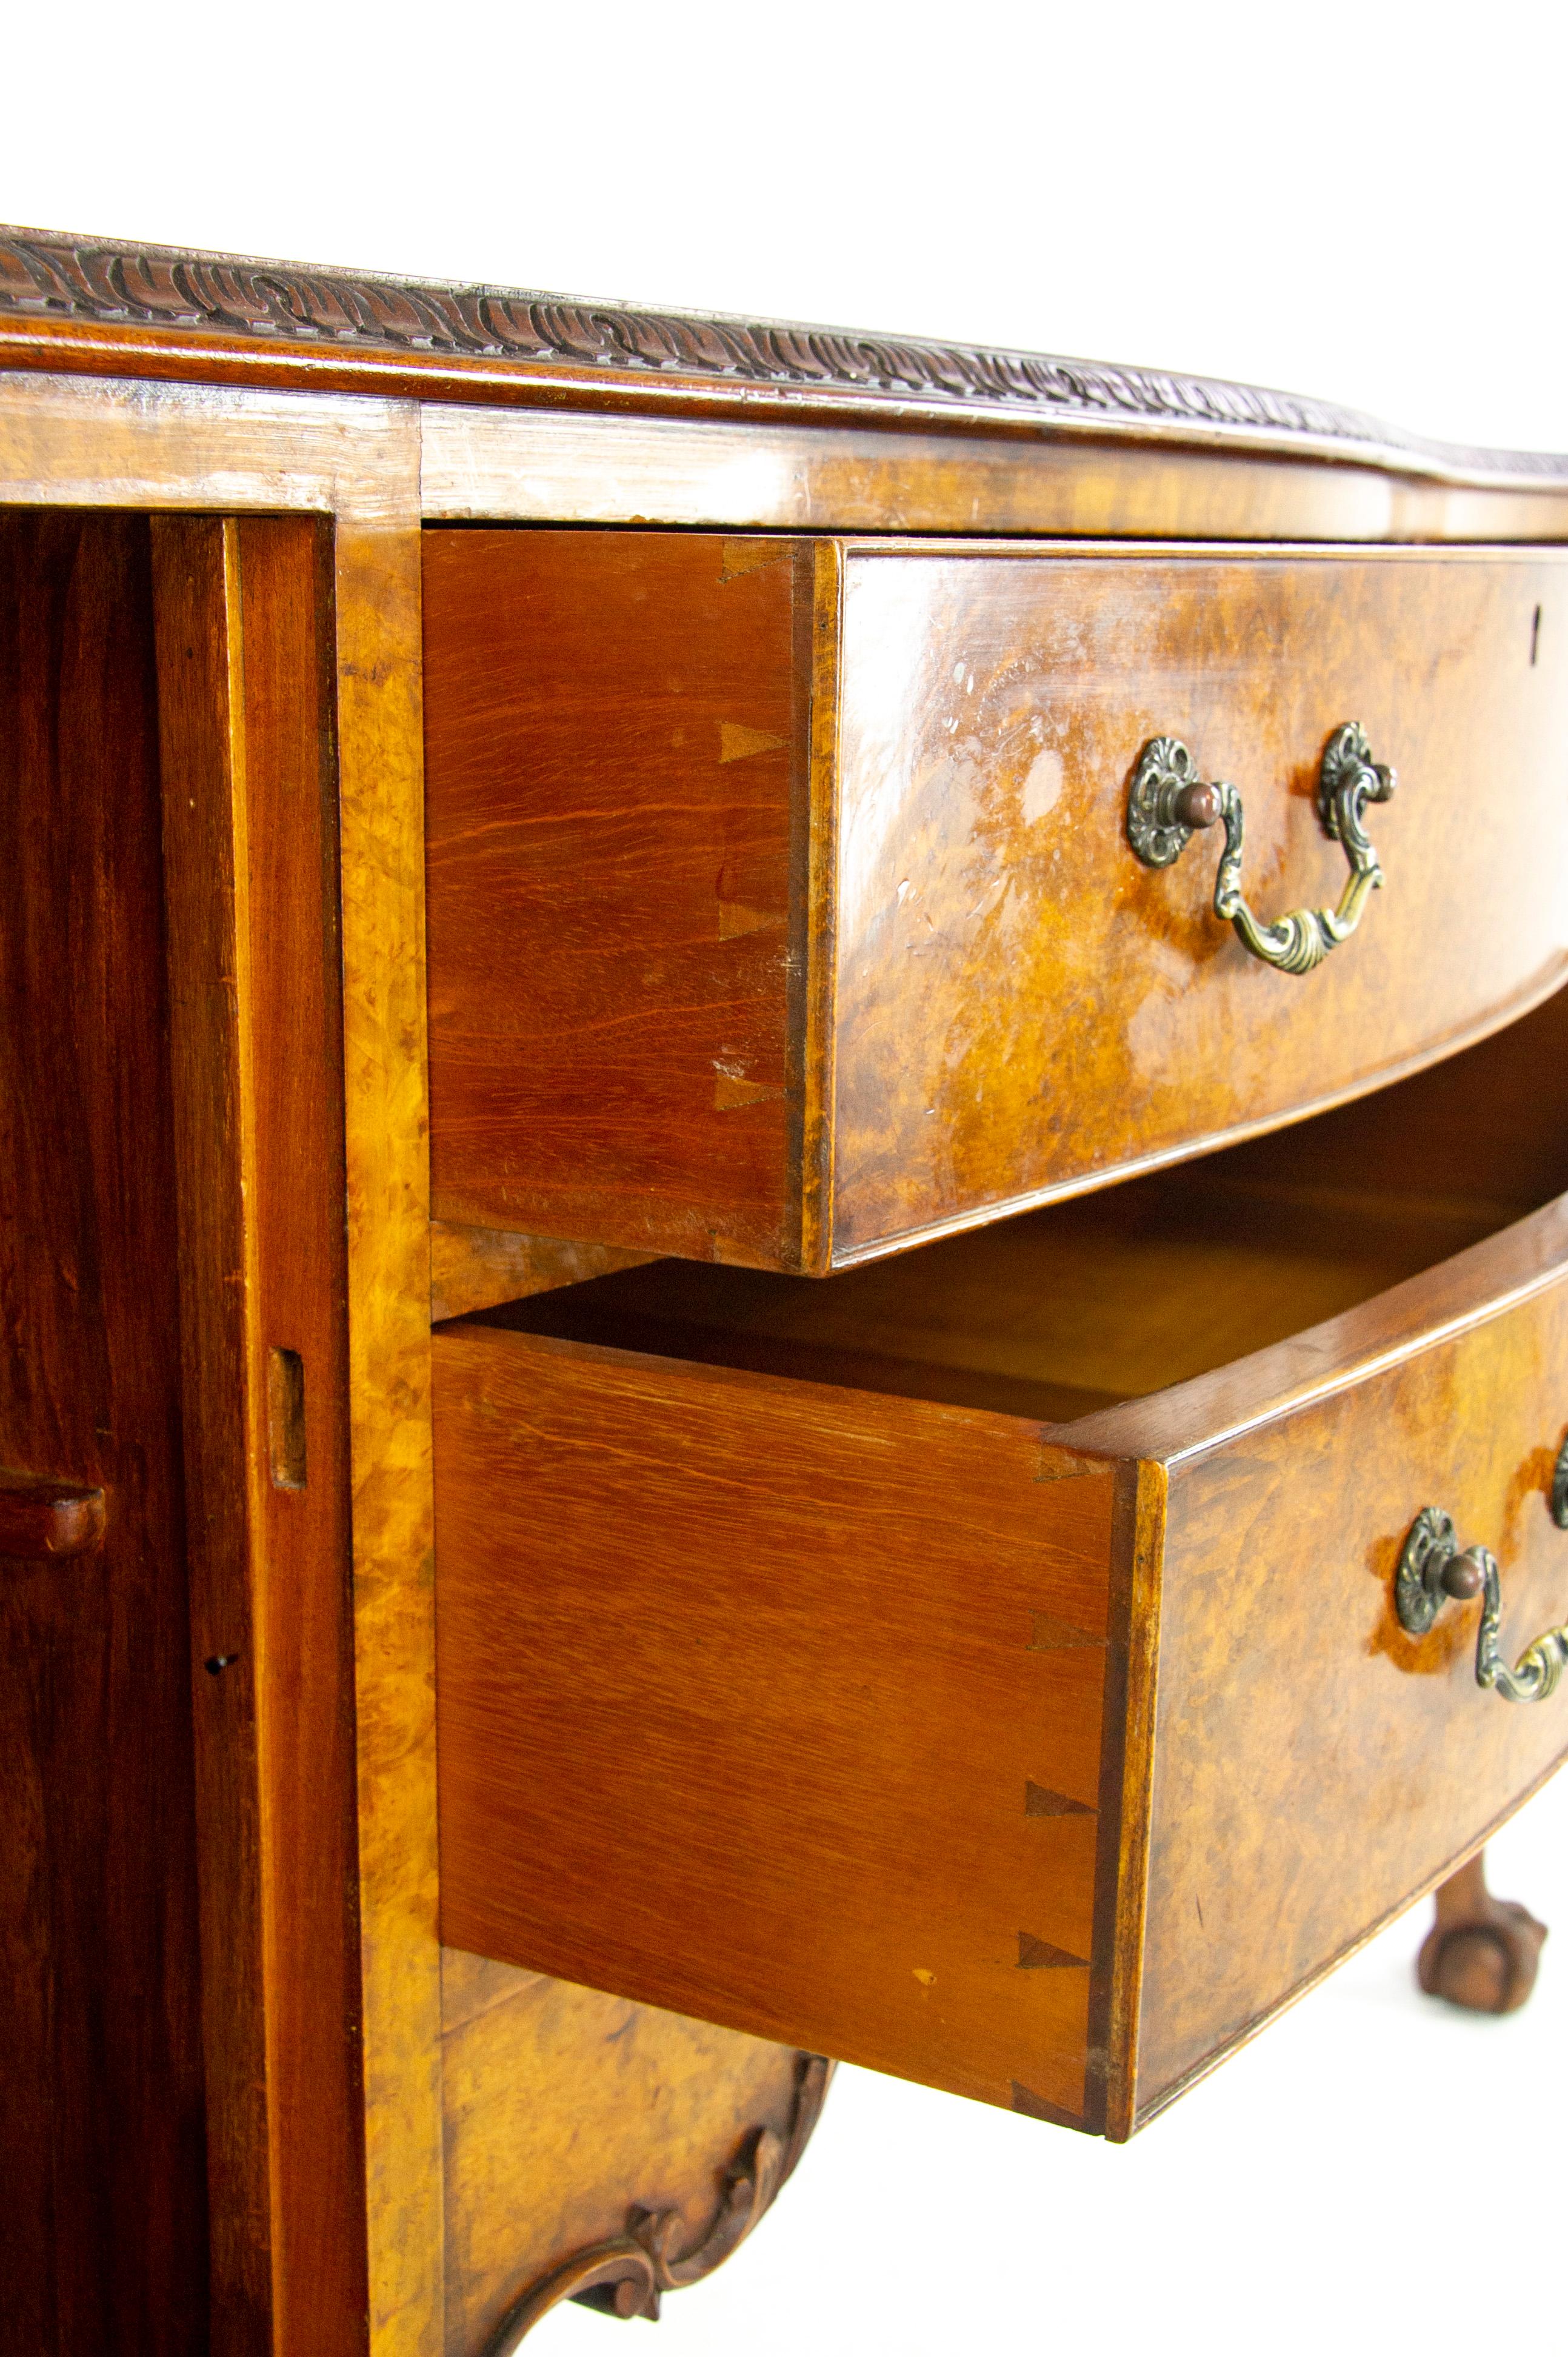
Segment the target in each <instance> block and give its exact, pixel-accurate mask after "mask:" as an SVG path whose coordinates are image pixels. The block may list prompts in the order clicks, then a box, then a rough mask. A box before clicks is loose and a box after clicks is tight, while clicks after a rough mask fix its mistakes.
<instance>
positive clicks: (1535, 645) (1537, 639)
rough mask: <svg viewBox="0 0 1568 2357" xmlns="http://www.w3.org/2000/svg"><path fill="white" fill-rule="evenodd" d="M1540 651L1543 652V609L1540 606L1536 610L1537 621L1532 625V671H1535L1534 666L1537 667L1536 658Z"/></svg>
mask: <svg viewBox="0 0 1568 2357" xmlns="http://www.w3.org/2000/svg"><path fill="white" fill-rule="evenodd" d="M1540 651H1541V608H1540V607H1539V606H1538V607H1537V608H1536V609H1535V619H1534V620H1533V621H1532V622H1531V623H1530V668H1531V669H1532V670H1533V669H1534V666H1535V658H1536V656H1537V655H1538V654H1539V653H1540Z"/></svg>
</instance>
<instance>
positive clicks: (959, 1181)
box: [833, 546, 1568, 1264]
mask: <svg viewBox="0 0 1568 2357" xmlns="http://www.w3.org/2000/svg"><path fill="white" fill-rule="evenodd" d="M848 565H849V569H848V579H847V584H846V588H845V602H844V626H843V654H842V663H843V723H842V727H843V737H842V746H843V750H842V763H843V786H842V793H843V816H842V820H841V826H840V852H839V883H838V891H837V921H838V947H837V975H838V984H837V1008H836V1025H837V1033H838V1039H837V1058H836V1068H837V1092H836V1103H835V1111H834V1130H835V1137H834V1149H833V1152H834V1222H833V1258H834V1262H835V1264H842V1263H843V1262H845V1261H850V1260H853V1259H854V1258H855V1257H857V1256H858V1255H860V1254H865V1253H866V1252H871V1251H875V1250H878V1249H882V1248H886V1246H887V1245H889V1244H891V1243H908V1242H910V1241H912V1240H913V1239H914V1238H915V1237H917V1236H919V1235H925V1234H929V1233H932V1232H938V1231H940V1229H941V1228H942V1227H944V1226H945V1225H949V1224H951V1223H954V1222H961V1221H963V1220H966V1219H972V1218H975V1217H977V1216H982V1215H986V1214H991V1215H993V1214H995V1213H996V1212H998V1211H1003V1210H1006V1209H1012V1208H1022V1207H1023V1206H1024V1205H1025V1204H1026V1202H1028V1201H1031V1200H1040V1199H1041V1198H1042V1197H1044V1196H1047V1195H1048V1194H1051V1193H1053V1192H1056V1191H1058V1190H1062V1189H1070V1188H1072V1187H1075V1186H1082V1185H1086V1184H1091V1183H1100V1182H1102V1181H1103V1180H1104V1179H1106V1178H1108V1177H1110V1176H1112V1175H1113V1174H1115V1173H1118V1172H1121V1171H1124V1170H1126V1169H1128V1168H1133V1167H1136V1166H1140V1165H1142V1166H1147V1165H1149V1164H1151V1163H1154V1162H1155V1161H1158V1160H1159V1159H1161V1158H1163V1157H1168V1156H1170V1155H1173V1154H1179V1153H1185V1152H1191V1151H1193V1150H1195V1149H1197V1148H1198V1147H1201V1146H1206V1145H1209V1144H1212V1143H1214V1142H1216V1141H1218V1140H1219V1139H1220V1138H1222V1137H1223V1136H1224V1135H1227V1134H1228V1133H1234V1132H1236V1131H1238V1130H1240V1129H1243V1128H1246V1127H1254V1128H1255V1127H1259V1126H1262V1125H1267V1124H1270V1123H1273V1122H1277V1121H1280V1120H1283V1119H1285V1118H1287V1117H1290V1116H1292V1115H1294V1114H1299V1113H1302V1112H1304V1111H1305V1110H1307V1109H1308V1108H1309V1107H1311V1106H1313V1105H1315V1104H1318V1103H1324V1102H1325V1101H1326V1100H1329V1099H1331V1098H1333V1097H1335V1096H1339V1095H1345V1094H1348V1093H1350V1092H1359V1091H1362V1090H1366V1089H1369V1088H1371V1087H1373V1086H1376V1085H1377V1084H1379V1083H1380V1082H1386V1081H1388V1080H1390V1079H1391V1078H1394V1077H1396V1076H1397V1075H1398V1074H1399V1072H1400V1071H1402V1069H1408V1068H1409V1067H1410V1066H1412V1065H1413V1064H1415V1063H1417V1062H1419V1061H1422V1060H1429V1059H1431V1058H1432V1057H1434V1055H1436V1054H1439V1053H1441V1052H1443V1051H1444V1050H1445V1049H1452V1048H1455V1047H1456V1046H1459V1045H1462V1044H1463V1043H1464V1041H1465V1039H1466V1036H1474V1034H1475V1033H1476V1031H1477V1029H1480V1028H1490V1027H1491V1026H1493V1025H1495V1024H1497V1023H1498V1022H1499V1021H1501V1020H1503V1019H1506V1017H1507V1016H1508V1015H1509V1013H1514V1012H1522V1011H1523V1008H1524V1007H1525V1006H1528V1005H1529V1004H1530V1002H1531V1001H1532V999H1534V998H1538V997H1540V996H1542V995H1543V993H1544V992H1545V991H1546V990H1547V989H1549V988H1550V987H1551V986H1552V984H1553V983H1554V982H1555V981H1557V980H1560V979H1561V977H1562V975H1563V971H1564V959H1565V956H1568V933H1565V931H1564V927H1563V916H1562V911H1561V908H1560V905H1559V901H1558V899H1557V896H1556V894H1555V892H1554V889H1553V887H1552V882H1551V877H1552V871H1553V867H1554V864H1555V860H1556V857H1557V856H1559V855H1557V854H1553V853H1549V852H1547V850H1546V845H1548V843H1551V842H1555V841H1556V839H1557V830H1558V828H1559V827H1560V826H1562V827H1563V829H1564V830H1565V831H1568V815H1564V814H1563V813H1560V811H1559V805H1558V800H1557V798H1556V797H1555V796H1554V794H1553V792H1552V788H1551V784H1550V780H1551V779H1552V776H1553V774H1554V770H1553V763H1554V759H1555V755H1554V751H1553V748H1554V747H1555V746H1556V745H1558V744H1559V743H1561V742H1562V741H1563V737H1564V735H1565V734H1568V620H1565V622H1564V625H1563V629H1562V630H1559V631H1558V633H1557V637H1558V647H1557V651H1556V653H1554V654H1552V655H1551V656H1550V657H1549V656H1548V654H1547V652H1546V647H1547V633H1548V631H1549V630H1552V629H1553V628H1554V627H1555V626H1554V625H1553V624H1552V621H1551V619H1550V618H1551V617H1552V616H1553V615H1555V614H1557V613H1558V611H1559V608H1561V607H1562V606H1563V594H1564V576H1563V573H1562V571H1561V568H1560V566H1559V565H1558V563H1557V561H1556V560H1555V559H1554V558H1546V557H1543V558H1524V559H1518V560H1515V559H1510V558H1507V557H1495V558H1494V557H1488V556H1485V555H1481V554H1465V555H1454V556H1448V557H1442V558H1438V557H1433V558H1428V557H1426V556H1424V555H1418V554H1390V555H1375V554H1369V555H1366V556H1360V557H1345V556H1340V555H1333V554H1327V553H1325V552H1316V553H1308V552H1296V553H1290V554H1287V553H1285V552H1283V551H1276V552H1273V553H1272V554H1270V553H1262V552H1261V553H1258V554H1252V555H1248V556H1245V557H1242V556H1240V555H1238V556H1236V557H1234V558H1230V557H1223V556H1219V555H1215V554H1201V553H1198V552H1190V553H1187V554H1159V555H1156V554H1152V553H1151V554H1113V553H1111V552H1107V551H1101V552H1100V553H1098V554H1089V555H1080V556H1068V555H1060V554H1054V553H1050V552H1039V553H1034V552H1029V551H1018V550H1014V551H1011V552H1008V553H1006V554H1002V553H997V554H987V553H983V552H972V551H966V552H963V553H961V554H960V553H957V552H954V551H952V550H951V549H950V548H929V549H926V550H910V551H908V552H900V551H898V550H897V549H896V548H889V547H886V546H884V547H883V548H881V549H877V548H872V547H869V546H867V547H865V548H861V549H855V550H852V552H851V554H850V556H849V560H848ZM1538 607H1540V608H1541V611H1542V613H1543V615H1544V616H1546V617H1547V618H1548V619H1547V620H1545V621H1544V622H1543V623H1542V626H1541V649H1540V651H1541V660H1540V661H1539V662H1534V663H1532V661H1531V651H1532V644H1533V634H1532V621H1533V616H1534V614H1535V611H1536V608H1538ZM955 650H957V656H956V658H955ZM1401 650H1402V651H1401ZM1412 666H1413V667H1414V669H1415V672H1416V673H1417V674H1418V675H1419V677H1420V679H1421V682H1422V688H1421V693H1420V694H1419V695H1413V694H1412V693H1411V692H1410V678H1411V676H1412ZM1352 718H1356V719H1359V720H1361V721H1362V722H1363V723H1364V725H1365V726H1366V727H1367V729H1368V731H1369V735H1370V737H1371V740H1372V743H1373V745H1374V747H1375V748H1377V750H1378V758H1379V759H1381V760H1386V761H1391V762H1392V763H1393V764H1394V765H1395V766H1396V767H1397V769H1398V770H1399V771H1400V776H1401V780H1402V782H1401V790H1400V793H1399V796H1398V797H1397V798H1396V799H1395V801H1394V802H1391V803H1390V804H1388V805H1387V806H1386V807H1383V808H1380V809H1379V810H1377V811H1376V812H1375V813H1373V817H1374V819H1375V824H1374V825H1373V827H1372V833H1373V837H1374V840H1375V841H1376V842H1377V844H1378V846H1379V849H1380V852H1381V855H1382V859H1383V865H1384V868H1385V872H1386V875H1387V878H1388V881H1387V884H1386V886H1385V888H1384V889H1383V890H1382V891H1380V893H1379V894H1378V895H1377V896H1376V898H1375V899H1374V901H1373V903H1372V905H1371V906H1370V907H1369V909H1368V911H1367V914H1366V917H1365V920H1364V921H1363V923H1362V926H1361V928H1360V931H1359V932H1358V933H1357V935H1356V936H1355V938H1354V939H1353V940H1352V941H1350V942H1347V943H1346V944H1345V945H1344V946H1343V947H1342V948H1341V949H1339V950H1337V952H1335V954H1334V955H1333V956H1332V957H1331V958H1330V959H1329V961H1328V963H1326V965H1324V966H1322V967H1321V968H1320V969H1319V970H1318V971H1317V972H1316V974H1311V975H1308V976H1306V977H1305V978H1300V979H1298V978H1296V977H1292V976H1286V975H1283V974H1276V973H1273V972H1272V971H1270V970H1268V969H1267V968H1265V967H1263V966H1262V965H1260V964H1258V963H1256V962H1255V961H1254V960H1253V959H1251V957H1249V955H1248V954H1247V952H1245V950H1244V949H1243V948H1242V946H1241V944H1240V942H1238V941H1237V940H1236V939H1235V937H1234V935H1233V934H1232V933H1231V931H1230V928H1229V927H1228V926H1226V925H1222V924H1220V923H1219V922H1217V920H1215V918H1214V915H1213V912H1212V909H1211V905H1210V903H1211V900H1212V896H1213V890H1214V861H1215V856H1216V855H1215V852H1214V850H1213V847H1212V844H1211V840H1210V839H1209V838H1207V837H1204V836H1201V835H1200V836H1198V837H1197V838H1196V839H1195V840H1194V841H1193V842H1192V843H1191V844H1190V845H1189V846H1188V848H1187V852H1186V853H1185V854H1184V856H1183V857H1182V859H1181V860H1180V862H1179V863H1178V864H1177V865H1176V866H1174V867H1172V868H1168V869H1165V870H1163V871H1156V870H1152V869H1149V868H1146V867H1144V866H1140V865H1139V863H1138V862H1137V860H1136V859H1135V858H1134V857H1133V854H1132V852H1131V851H1130V849H1129V848H1128V845H1127V844H1126V841H1125V835H1124V813H1125V800H1126V793H1127V786H1128V780H1129V778H1130V776H1131V773H1132V770H1133V766H1134V764H1135V763H1136V761H1137V759H1138V756H1139V753H1140V751H1141V750H1142V748H1143V746H1144V743H1145V742H1146V741H1147V740H1148V739H1149V738H1151V737H1155V736H1159V735H1174V736H1176V737H1181V738H1182V739H1183V740H1185V742H1186V743H1187V745H1188V746H1189V747H1190V748H1192V751H1193V753H1194V756H1195V759H1197V762H1198V763H1199V764H1200V765H1201V769H1202V774H1203V775H1204V776H1206V777H1219V778H1226V779H1230V780H1232V781H1234V782H1235V783H1236V784H1237V785H1238V786H1239V787H1240V791H1241V793H1242V796H1243V800H1244V803H1245V806H1246V813H1247V832H1246V844H1247V850H1246V866H1245V868H1244V870H1243V882H1244V885H1245V888H1246V889H1247V890H1248V892H1249V894H1250V896H1251V899H1252V900H1253V903H1254V905H1255V906H1256V907H1258V908H1260V909H1262V910H1263V911H1264V912H1265V914H1267V915H1268V916H1271V917H1272V916H1273V915H1275V914H1277V913H1279V912H1281V911H1283V909H1286V908H1289V907H1295V906H1300V905H1303V904H1306V905H1313V906H1316V905H1318V904H1320V903H1323V902H1326V901H1328V902H1331V901H1332V900H1333V899H1335V898H1337V893H1338V890H1339V888H1340V885H1341V884H1342V882H1343V878H1344V872H1345V870H1344V862H1343V858H1342V856H1341V855H1340V854H1339V852H1338V849H1337V846H1336V845H1332V844H1330V843H1328V842H1327V841H1326V839H1325V837H1324V835H1323V834H1322V831H1321V828H1320V826H1319V824H1318V821H1317V817H1316V810H1315V808H1314V804H1313V801H1312V795H1313V791H1314V789H1315V786H1316V769H1317V763H1318V760H1319V758H1320V756H1321V753H1322V750H1323V747H1324V745H1325V743H1326V739H1327V737H1328V735H1329V733H1330V731H1331V730H1332V729H1333V728H1334V727H1335V726H1337V724H1338V723H1339V722H1340V721H1342V720H1347V719H1352ZM1493 776H1499V777H1500V776H1506V777H1507V778H1508V780H1509V791H1508V792H1507V793H1506V794H1498V796H1497V797H1495V798H1492V799H1489V800H1488V801H1487V803H1486V816H1485V818H1484V820H1483V819H1482V818H1481V817H1480V814H1479V812H1478V810H1477V801H1476V796H1477V780H1479V779H1480V778H1482V777H1493ZM1563 852H1564V854H1568V843H1565V844H1564V845H1563ZM1439 940H1440V941H1442V942H1444V955H1443V956H1442V957H1434V956H1433V954H1432V943H1433V942H1434V941H1439Z"/></svg>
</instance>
